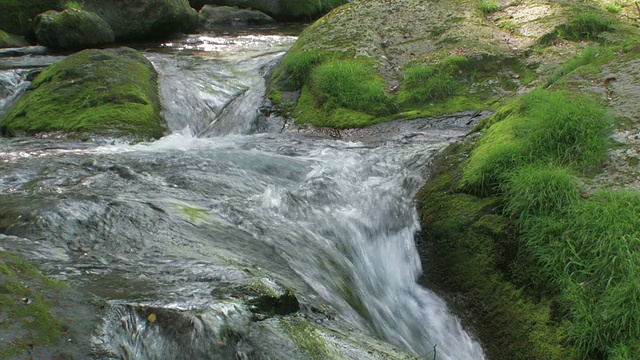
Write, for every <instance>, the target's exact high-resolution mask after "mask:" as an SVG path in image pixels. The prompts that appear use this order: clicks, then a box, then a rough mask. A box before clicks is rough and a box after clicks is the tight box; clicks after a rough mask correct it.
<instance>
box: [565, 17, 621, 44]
mask: <svg viewBox="0 0 640 360" xmlns="http://www.w3.org/2000/svg"><path fill="white" fill-rule="evenodd" d="M612 30H615V27H614V21H613V20H612V19H611V18H610V17H609V16H607V15H606V13H603V12H601V11H600V12H596V11H584V12H580V13H578V14H577V15H576V16H575V17H574V18H573V19H572V20H571V21H570V22H569V24H568V26H567V28H566V29H565V31H566V35H567V37H568V38H570V39H574V40H581V39H593V38H595V37H597V36H598V34H600V33H602V32H605V31H612Z"/></svg>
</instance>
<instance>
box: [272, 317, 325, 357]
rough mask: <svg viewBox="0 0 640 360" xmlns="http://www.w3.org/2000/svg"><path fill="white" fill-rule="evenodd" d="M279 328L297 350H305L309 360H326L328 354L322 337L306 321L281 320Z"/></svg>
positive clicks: (295, 318)
mask: <svg viewBox="0 0 640 360" xmlns="http://www.w3.org/2000/svg"><path fill="white" fill-rule="evenodd" d="M280 328H281V329H282V330H283V331H284V332H285V334H287V335H288V336H289V338H290V339H291V341H293V343H294V344H296V346H298V348H300V349H302V350H306V351H307V354H308V355H309V358H310V359H313V360H321V359H327V358H328V356H329V352H328V350H327V346H326V344H325V342H324V341H323V340H322V336H321V335H320V334H319V333H318V330H317V329H316V328H315V326H313V324H311V323H310V322H309V321H308V320H306V319H304V318H301V317H297V316H296V317H292V318H283V319H282V320H280Z"/></svg>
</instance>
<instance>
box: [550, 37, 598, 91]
mask: <svg viewBox="0 0 640 360" xmlns="http://www.w3.org/2000/svg"><path fill="white" fill-rule="evenodd" d="M604 51H607V50H606V48H604V47H601V46H598V45H592V46H589V47H588V48H587V49H585V50H584V51H583V52H581V53H580V54H577V55H576V56H575V57H574V58H573V59H571V60H569V61H567V62H566V63H564V64H562V66H561V67H559V68H558V69H556V71H554V72H553V74H552V75H551V76H550V77H549V79H547V81H546V83H545V87H546V86H549V85H551V84H553V83H555V82H556V81H558V79H560V78H561V77H563V76H565V75H567V74H569V73H571V72H572V71H574V70H575V69H577V68H579V67H581V66H583V65H586V64H589V63H590V62H591V61H593V60H594V59H595V58H596V57H598V56H599V55H600V53H601V52H604Z"/></svg>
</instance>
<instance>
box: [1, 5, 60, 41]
mask: <svg viewBox="0 0 640 360" xmlns="http://www.w3.org/2000/svg"><path fill="white" fill-rule="evenodd" d="M0 8H1V9H2V11H1V12H0V24H1V25H0V27H1V28H2V30H4V31H7V32H10V33H13V34H17V35H22V36H29V35H31V34H32V24H33V19H34V18H35V17H36V15H38V14H40V13H42V12H45V11H47V10H56V9H58V3H57V2H56V1H52V0H25V1H21V0H0Z"/></svg>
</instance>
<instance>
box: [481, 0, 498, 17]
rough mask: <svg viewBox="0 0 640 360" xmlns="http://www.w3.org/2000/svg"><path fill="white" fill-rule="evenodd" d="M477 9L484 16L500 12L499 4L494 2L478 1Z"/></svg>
mask: <svg viewBox="0 0 640 360" xmlns="http://www.w3.org/2000/svg"><path fill="white" fill-rule="evenodd" d="M478 7H479V8H480V10H481V11H482V12H483V13H485V14H491V13H492V12H496V11H498V10H500V4H498V2H497V1H496V0H480V1H478Z"/></svg>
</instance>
